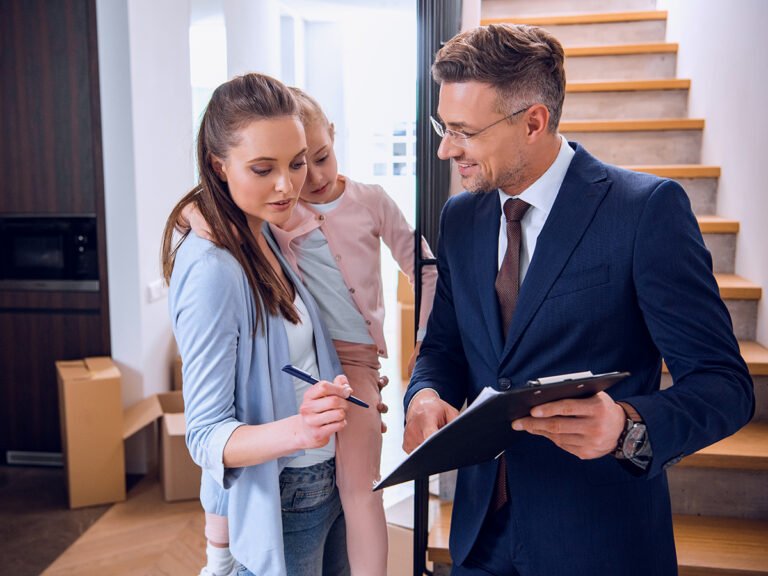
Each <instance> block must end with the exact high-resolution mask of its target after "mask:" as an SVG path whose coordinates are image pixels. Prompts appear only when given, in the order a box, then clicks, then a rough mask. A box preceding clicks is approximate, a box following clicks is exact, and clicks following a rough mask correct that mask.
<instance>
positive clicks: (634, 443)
mask: <svg viewBox="0 0 768 576" xmlns="http://www.w3.org/2000/svg"><path fill="white" fill-rule="evenodd" d="M643 444H645V425H644V424H635V425H634V426H632V428H630V429H629V431H627V435H626V436H625V437H624V445H623V446H622V447H621V451H622V452H623V453H624V456H625V457H626V458H633V457H634V456H635V454H637V452H638V450H640V448H642V446H643Z"/></svg>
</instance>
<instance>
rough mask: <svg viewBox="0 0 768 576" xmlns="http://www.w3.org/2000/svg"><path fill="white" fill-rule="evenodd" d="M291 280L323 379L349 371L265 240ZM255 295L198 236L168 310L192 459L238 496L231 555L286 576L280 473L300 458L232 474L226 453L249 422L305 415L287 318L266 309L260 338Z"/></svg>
mask: <svg viewBox="0 0 768 576" xmlns="http://www.w3.org/2000/svg"><path fill="white" fill-rule="evenodd" d="M265 235H266V237H267V240H268V242H269V244H270V246H271V247H272V249H273V251H274V252H275V254H276V255H277V257H278V259H279V261H280V264H281V265H282V267H283V270H284V272H285V274H286V276H287V277H288V278H289V279H290V280H291V282H292V283H293V286H294V288H295V289H296V290H297V291H298V293H299V295H300V297H301V298H302V299H303V300H304V302H305V304H306V306H307V310H308V311H309V316H310V318H311V320H312V326H313V329H314V333H315V348H316V352H317V362H318V368H319V371H320V378H321V379H323V380H333V378H334V377H335V376H336V375H338V374H341V373H342V372H341V365H340V364H339V360H338V357H337V356H336V352H335V350H334V348H333V344H332V342H331V339H330V338H329V336H328V334H327V332H326V330H325V328H324V327H323V324H322V322H321V321H320V317H319V315H318V311H317V305H316V304H315V301H314V300H313V299H312V296H311V295H310V294H309V292H308V291H307V289H306V288H305V287H304V285H303V284H302V283H301V281H300V280H299V279H298V278H297V277H296V276H295V274H294V273H293V272H292V271H291V268H290V266H288V264H287V263H286V262H285V260H284V259H283V257H282V254H281V253H280V250H279V248H278V247H277V245H276V243H275V242H274V240H273V239H272V237H271V234H270V233H269V232H268V231H267V232H266V234H265ZM256 305H257V304H256V302H255V301H254V297H253V292H252V291H251V288H250V286H249V284H248V280H247V278H246V276H245V272H244V271H243V269H242V268H241V266H240V265H239V264H238V263H237V261H236V260H235V258H234V257H233V256H232V255H231V254H230V253H229V252H228V251H226V250H224V249H222V248H219V247H217V246H216V245H214V244H213V243H212V242H209V241H208V240H203V239H201V238H199V237H198V236H196V235H194V234H193V233H190V234H189V236H188V237H187V239H186V240H185V241H184V242H183V244H182V245H181V247H180V248H179V250H178V252H177V254H176V262H175V265H174V270H173V274H172V276H171V283H170V291H169V307H170V312H171V321H172V324H173V331H174V333H175V335H176V341H177V343H178V345H179V351H180V353H181V357H182V361H183V378H184V387H183V390H184V403H185V416H186V421H187V436H186V440H187V446H188V447H189V452H190V454H191V455H192V459H193V460H194V461H195V462H196V463H197V464H198V465H199V466H200V467H201V468H202V469H203V470H204V471H205V472H207V473H208V474H209V475H210V476H211V477H212V478H213V480H214V481H215V482H216V483H217V484H218V485H220V486H222V487H223V488H224V489H225V490H227V492H228V494H229V504H228V506H227V512H226V515H227V516H228V518H229V531H230V548H231V550H232V554H233V555H234V556H235V558H237V559H238V560H239V561H240V562H241V563H243V564H244V565H245V566H246V568H248V570H250V571H251V572H253V573H254V574H264V575H268V576H272V575H274V576H282V575H284V574H285V560H284V556H283V539H282V520H281V511H280V486H279V475H280V472H281V471H282V469H283V467H284V466H285V464H286V462H288V461H289V460H290V459H291V458H293V457H295V456H298V455H300V454H301V452H297V453H295V454H291V455H288V456H286V457H282V458H279V459H278V460H271V461H269V462H264V463H263V464H258V465H256V466H248V467H245V468H225V467H224V464H223V452H224V446H225V445H226V443H227V441H228V440H229V437H230V435H231V434H232V432H233V431H234V430H235V429H236V428H237V427H239V426H242V425H243V424H264V423H267V422H273V421H276V420H280V419H282V418H286V417H288V416H292V415H294V414H296V413H297V408H298V407H297V405H296V397H295V394H294V385H293V381H292V379H291V377H290V376H288V375H287V374H285V373H283V372H282V371H281V368H282V367H283V366H284V365H285V364H289V363H290V354H289V350H288V341H287V338H286V335H285V328H284V326H283V320H282V317H280V316H274V315H270V314H268V313H267V312H266V311H264V314H263V317H264V318H265V319H266V327H265V328H264V327H261V326H260V327H259V328H258V329H257V330H256V331H255V332H254V324H255V307H256Z"/></svg>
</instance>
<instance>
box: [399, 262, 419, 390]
mask: <svg viewBox="0 0 768 576" xmlns="http://www.w3.org/2000/svg"><path fill="white" fill-rule="evenodd" d="M414 301H415V300H414V295H413V288H412V287H411V284H410V282H408V277H407V276H406V275H405V274H403V273H402V272H398V277H397V312H398V338H399V340H400V378H401V379H402V381H403V382H405V383H407V382H408V381H409V380H410V379H411V375H410V373H409V372H408V360H410V359H411V354H413V348H414V342H415V340H416V337H415V334H416V332H415V324H416V305H415V304H414Z"/></svg>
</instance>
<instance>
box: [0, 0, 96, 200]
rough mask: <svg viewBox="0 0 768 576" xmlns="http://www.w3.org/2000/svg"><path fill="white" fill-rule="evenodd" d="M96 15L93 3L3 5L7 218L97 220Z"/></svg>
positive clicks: (1, 99) (55, 0)
mask: <svg viewBox="0 0 768 576" xmlns="http://www.w3.org/2000/svg"><path fill="white" fill-rule="evenodd" d="M95 16H96V12H95V5H94V2H93V1H91V0H0V110H1V111H2V113H0V159H1V160H0V189H1V190H2V193H0V213H5V214H9V213H10V214H12V213H30V214H50V213H57V214H62V213H70V214H96V213H97V196H98V195H99V194H103V192H102V178H101V170H102V168H101V149H100V146H101V144H100V130H101V128H100V125H99V111H98V107H99V101H98V95H99V92H98V60H97V59H96V58H95V55H96V51H95V49H96V35H95Z"/></svg>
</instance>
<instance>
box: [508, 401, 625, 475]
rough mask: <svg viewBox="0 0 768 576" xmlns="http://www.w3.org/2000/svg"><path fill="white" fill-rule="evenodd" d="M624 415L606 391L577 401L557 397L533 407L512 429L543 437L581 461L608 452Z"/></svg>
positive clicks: (611, 448)
mask: <svg viewBox="0 0 768 576" xmlns="http://www.w3.org/2000/svg"><path fill="white" fill-rule="evenodd" d="M626 421H627V417H626V415H625V414H624V410H623V409H622V408H621V406H619V405H618V404H616V402H614V401H613V399H612V398H611V397H610V396H608V394H606V393H605V392H598V393H597V394H595V395H594V396H590V397H589V398H583V399H580V400H574V399H568V400H558V401H557V402H549V403H547V404H542V405H541V406H536V407H535V408H533V409H532V410H531V415H530V416H527V417H525V418H520V419H518V420H514V421H513V422H512V428H513V429H515V430H524V431H526V432H529V433H531V434H538V435H539V436H545V437H547V438H549V439H550V440H552V442H554V443H555V444H557V445H558V446H559V447H560V448H562V449H563V450H565V451H566V452H570V453H571V454H573V455H574V456H578V457H579V458H581V459H582V460H591V459H593V458H600V457H601V456H605V455H606V454H610V453H611V452H613V451H614V450H615V448H616V443H617V442H618V440H619V435H620V434H621V431H622V430H623V429H624V424H625V423H626Z"/></svg>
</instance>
